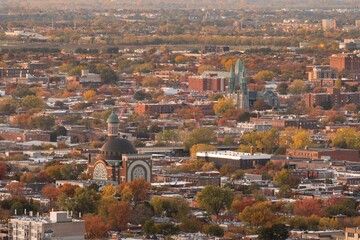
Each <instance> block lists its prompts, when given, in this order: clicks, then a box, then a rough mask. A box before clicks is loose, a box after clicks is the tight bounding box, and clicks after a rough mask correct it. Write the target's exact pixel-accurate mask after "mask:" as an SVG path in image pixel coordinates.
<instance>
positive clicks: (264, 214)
mask: <svg viewBox="0 0 360 240" xmlns="http://www.w3.org/2000/svg"><path fill="white" fill-rule="evenodd" d="M240 219H241V220H242V221H244V222H245V224H246V225H247V226H248V227H250V228H253V229H259V228H261V227H270V226H272V225H273V224H274V222H276V221H277V216H276V215H275V214H274V213H273V211H272V209H271V203H270V202H259V203H256V204H254V205H252V206H248V207H246V208H245V209H244V211H243V212H242V213H241V214H240Z"/></svg>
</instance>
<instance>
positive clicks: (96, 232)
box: [84, 214, 110, 239]
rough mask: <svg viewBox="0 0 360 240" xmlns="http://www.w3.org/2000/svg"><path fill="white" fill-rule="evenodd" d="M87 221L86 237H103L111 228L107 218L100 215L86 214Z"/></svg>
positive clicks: (85, 219)
mask: <svg viewBox="0 0 360 240" xmlns="http://www.w3.org/2000/svg"><path fill="white" fill-rule="evenodd" d="M84 221H85V239H103V238H105V237H107V235H108V232H109V230H110V228H109V226H108V224H107V221H106V219H104V218H103V217H102V216H99V215H91V214H86V215H85V216H84Z"/></svg>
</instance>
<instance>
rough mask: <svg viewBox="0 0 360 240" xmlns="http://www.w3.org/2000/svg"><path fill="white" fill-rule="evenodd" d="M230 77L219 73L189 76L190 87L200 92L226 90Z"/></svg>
mask: <svg viewBox="0 0 360 240" xmlns="http://www.w3.org/2000/svg"><path fill="white" fill-rule="evenodd" d="M228 81H229V78H225V77H219V76H218V74H215V73H213V74H211V73H209V74H206V75H201V76H191V77H189V78H188V83H189V89H190V90H194V91H199V92H205V91H213V92H225V90H226V86H227V85H228Z"/></svg>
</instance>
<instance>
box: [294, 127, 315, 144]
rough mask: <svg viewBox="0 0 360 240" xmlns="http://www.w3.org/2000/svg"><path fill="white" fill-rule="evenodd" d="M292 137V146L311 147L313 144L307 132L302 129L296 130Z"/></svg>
mask: <svg viewBox="0 0 360 240" xmlns="http://www.w3.org/2000/svg"><path fill="white" fill-rule="evenodd" d="M293 139H294V141H293V144H292V145H291V147H293V148H304V147H311V146H312V145H313V143H312V141H311V138H310V134H309V132H308V131H306V130H304V129H300V130H298V131H297V132H296V133H295V135H294V137H293Z"/></svg>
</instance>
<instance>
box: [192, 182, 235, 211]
mask: <svg viewBox="0 0 360 240" xmlns="http://www.w3.org/2000/svg"><path fill="white" fill-rule="evenodd" d="M233 198H234V194H233V192H232V191H231V190H229V189H224V188H221V187H217V186H212V185H208V186H205V188H204V189H203V190H201V192H199V193H198V195H197V196H196V199H197V200H198V201H199V204H200V206H201V207H202V208H204V209H205V210H206V211H207V212H208V213H209V214H215V215H219V213H220V212H221V211H222V210H225V209H230V207H231V203H232V201H233Z"/></svg>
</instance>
